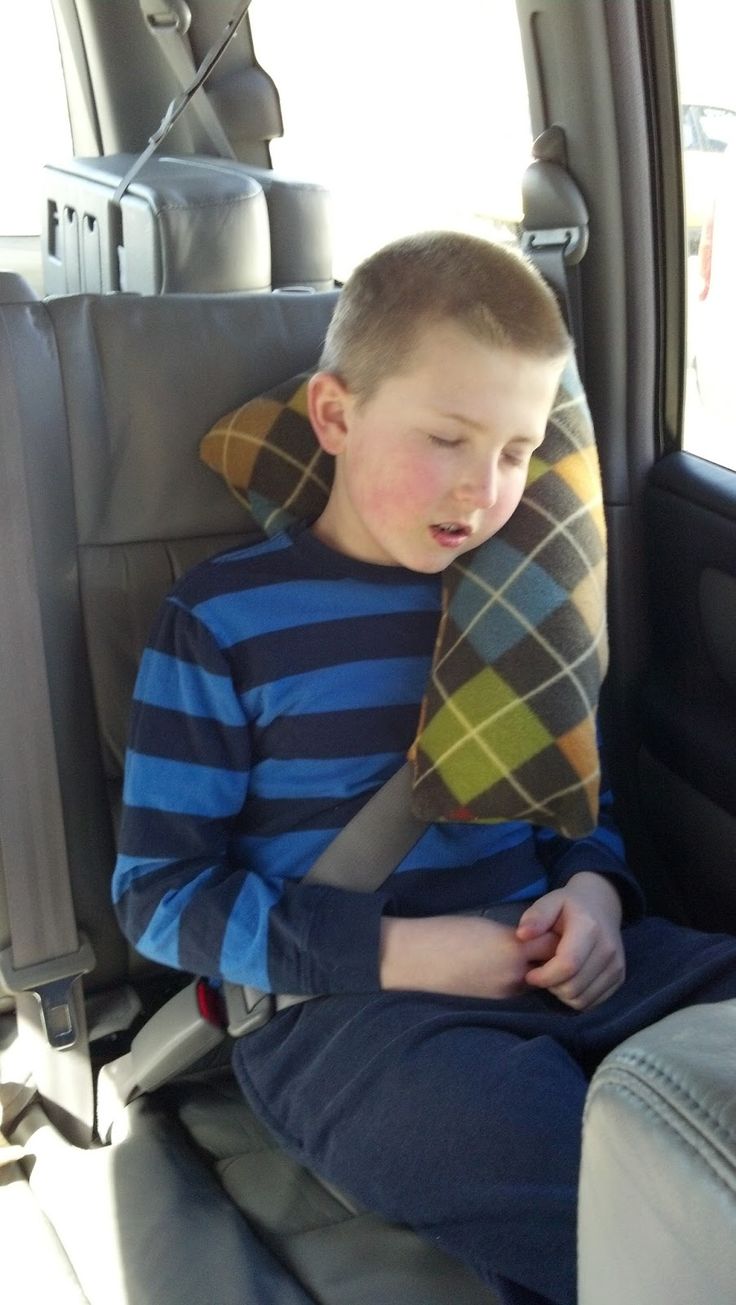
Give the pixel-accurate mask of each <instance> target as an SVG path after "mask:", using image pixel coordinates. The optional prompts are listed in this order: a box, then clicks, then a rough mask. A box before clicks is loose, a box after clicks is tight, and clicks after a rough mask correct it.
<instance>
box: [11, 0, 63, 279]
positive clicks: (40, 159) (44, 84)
mask: <svg viewBox="0 0 736 1305" xmlns="http://www.w3.org/2000/svg"><path fill="white" fill-rule="evenodd" d="M0 49H1V50H5V51H8V50H12V51H13V58H12V59H9V58H8V59H5V60H4V61H3V74H2V77H0V124H2V126H0V158H2V167H3V184H2V187H1V188H0V265H1V266H2V267H3V268H4V269H5V270H7V271H16V272H20V273H21V275H23V276H25V277H26V278H27V280H29V281H30V283H31V285H33V287H34V289H36V290H37V291H38V292H39V293H41V292H42V275H41V249H40V234H39V233H40V231H41V226H42V223H41V205H42V203H43V198H42V196H43V178H42V172H41V169H42V166H43V164H44V163H48V162H50V161H51V160H52V159H54V158H68V157H69V155H70V154H71V153H72V145H71V132H70V129H69V114H68V111H67V105H66V93H65V90H64V81H63V77H62V73H61V58H60V55H59V47H58V43H57V39H56V26H55V24H54V17H53V13H52V10H51V0H25V3H24V4H23V5H11V4H5V3H3V4H0Z"/></svg>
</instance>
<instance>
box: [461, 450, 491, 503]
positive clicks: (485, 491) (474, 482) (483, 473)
mask: <svg viewBox="0 0 736 1305" xmlns="http://www.w3.org/2000/svg"><path fill="white" fill-rule="evenodd" d="M457 496H458V498H459V499H460V501H461V502H463V503H469V504H471V505H472V507H474V508H489V507H493V504H494V503H495V502H496V499H497V497H498V463H497V461H496V460H495V459H494V460H493V461H490V460H489V459H485V458H484V459H483V460H482V461H479V462H478V463H476V464H475V465H474V466H472V467H468V468H467V474H466V475H465V477H464V478H463V480H462V483H461V484H460V485H459V487H458V491H457Z"/></svg>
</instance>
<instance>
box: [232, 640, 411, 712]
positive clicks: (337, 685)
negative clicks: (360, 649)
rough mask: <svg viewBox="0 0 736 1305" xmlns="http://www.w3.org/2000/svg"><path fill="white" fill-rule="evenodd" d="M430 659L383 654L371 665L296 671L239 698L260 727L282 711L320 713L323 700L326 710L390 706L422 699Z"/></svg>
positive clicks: (370, 661)
mask: <svg viewBox="0 0 736 1305" xmlns="http://www.w3.org/2000/svg"><path fill="white" fill-rule="evenodd" d="M430 662H431V658H430V656H429V655H427V656H423V657H387V658H386V659H385V660H383V661H382V662H381V664H380V668H379V667H377V666H376V662H375V659H374V658H371V659H370V660H362V661H355V662H347V663H342V664H341V665H337V666H325V667H318V668H315V669H314V670H310V671H306V672H303V673H301V674H299V675H285V676H283V678H282V679H279V680H275V681H274V682H272V683H270V684H264V685H262V686H261V687H260V688H258V689H253V690H251V691H249V692H246V693H244V694H243V696H242V702H243V705H244V707H245V710H246V712H247V714H248V716H250V718H251V719H252V720H255V719H256V718H257V719H258V724H259V725H260V726H265V725H269V724H270V722H271V721H272V720H273V719H274V717H275V716H280V715H282V714H283V713H287V714H289V715H294V714H297V713H298V714H299V715H303V716H306V715H307V714H308V713H309V712H315V713H316V712H320V711H322V710H323V709H324V704H325V702H328V703H329V706H330V711H350V710H352V709H353V708H355V709H358V708H365V707H390V706H394V705H396V706H400V705H402V704H404V703H417V708H418V704H419V702H420V700H421V697H422V693H423V692H424V685H425V683H426V680H427V676H428V674H429V667H430Z"/></svg>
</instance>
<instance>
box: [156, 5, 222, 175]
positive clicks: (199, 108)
mask: <svg viewBox="0 0 736 1305" xmlns="http://www.w3.org/2000/svg"><path fill="white" fill-rule="evenodd" d="M140 6H141V9H142V10H143V17H144V18H145V20H146V22H147V24H148V27H149V30H150V31H151V32H153V34H154V36H155V37H156V39H157V40H158V43H159V45H160V47H161V49H162V51H163V53H164V54H165V56H166V59H167V61H168V64H169V67H170V68H171V70H172V72H173V74H174V76H175V78H176V81H177V85H178V87H179V90H180V91H186V90H187V88H188V87H189V83H190V82H191V81H192V79H193V78H195V77H196V76H197V68H196V66H195V63H194V59H193V58H192V50H191V46H190V44H189V39H188V37H187V32H188V31H189V28H190V26H191V22H192V14H191V10H190V9H189V6H188V5H187V4H184V3H183V0H140ZM227 30H228V40H229V38H230V36H232V35H234V32H231V31H230V30H229V28H228V29H227ZM223 49H224V46H223ZM208 57H209V56H208ZM212 67H214V63H213V64H212ZM209 71H211V68H210V69H208V72H209ZM191 105H192V110H193V112H194V113H196V115H197V117H198V119H199V123H200V126H201V127H202V128H203V129H204V130H205V131H206V133H207V135H208V136H209V138H210V141H211V143H212V145H213V146H214V148H215V149H216V150H217V153H218V154H221V155H222V157H223V158H225V159H234V158H235V152H234V150H233V147H232V145H231V144H230V141H229V140H228V138H227V136H226V134H225V132H224V130H223V127H222V123H221V122H220V119H219V118H218V116H217V114H216V113H215V110H214V109H213V108H212V105H211V104H210V102H209V100H208V99H207V94H206V92H205V91H204V90H203V89H202V82H201V81H200V82H199V86H198V90H197V92H196V94H194V95H193V96H192V98H191Z"/></svg>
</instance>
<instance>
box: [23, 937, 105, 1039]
mask: <svg viewBox="0 0 736 1305" xmlns="http://www.w3.org/2000/svg"><path fill="white" fill-rule="evenodd" d="M95 964H96V962H95V954H94V950H93V948H92V944H91V943H90V942H89V940H88V939H87V938H86V937H85V936H84V935H83V934H82V935H80V939H79V947H78V948H77V950H76V952H71V953H69V954H68V955H66V956H56V957H54V958H53V959H52V960H48V961H41V962H39V964H38V965H25V966H21V967H20V968H17V967H16V966H15V965H14V964H13V949H12V947H6V949H5V951H3V952H0V979H2V982H3V984H4V985H5V987H6V989H7V990H8V992H10V993H14V994H17V993H21V992H32V993H33V995H34V997H36V998H37V1000H38V1002H39V1005H40V1007H41V1021H42V1024H43V1030H44V1033H45V1034H46V1039H47V1041H48V1044H49V1046H50V1047H53V1049H54V1050H55V1051H68V1050H69V1048H70V1047H73V1046H74V1045H75V1044H76V1042H77V1039H78V1038H79V1025H78V1019H77V1014H76V1011H75V1002H74V984H75V983H76V981H77V979H81V978H82V975H84V974H89V972H90V971H91V970H93V969H94V967H95Z"/></svg>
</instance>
